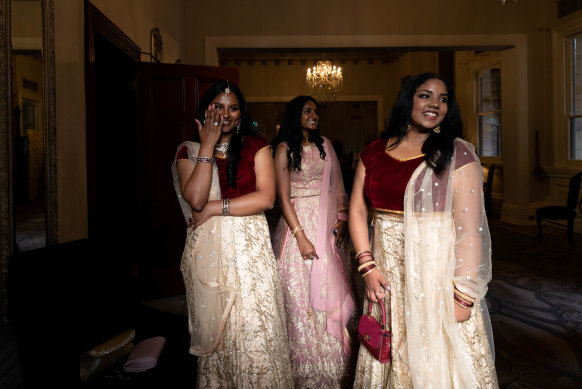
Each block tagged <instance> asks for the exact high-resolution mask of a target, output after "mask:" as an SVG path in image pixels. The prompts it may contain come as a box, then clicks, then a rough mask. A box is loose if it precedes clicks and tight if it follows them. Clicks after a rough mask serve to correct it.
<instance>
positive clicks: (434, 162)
mask: <svg viewBox="0 0 582 389" xmlns="http://www.w3.org/2000/svg"><path fill="white" fill-rule="evenodd" d="M433 79H437V80H440V81H442V82H443V83H444V84H445V86H446V87H447V92H448V95H449V97H448V102H447V106H448V111H447V114H446V116H445V118H444V120H443V121H442V122H441V124H440V129H441V131H440V133H438V134H437V133H436V132H434V131H431V132H430V134H429V136H428V138H427V139H426V141H425V142H424V144H423V145H422V152H423V153H424V154H425V157H424V159H425V161H426V162H427V163H428V165H429V166H430V167H432V169H433V170H434V171H435V173H436V174H440V173H442V171H443V170H444V169H445V168H446V167H447V166H448V164H449V163H450V160H451V157H452V155H453V151H454V144H453V141H454V140H455V138H460V137H462V134H463V123H462V122H461V112H460V109H459V103H458V102H457V98H456V97H455V92H454V90H453V86H452V85H451V84H450V83H449V81H448V80H446V79H445V78H443V77H441V76H439V75H438V74H435V73H421V74H418V75H416V76H414V77H412V78H411V79H410V80H409V81H408V82H407V83H406V85H404V87H403V88H402V90H401V91H400V93H399V94H398V97H397V98H396V102H395V103H394V107H393V108H392V114H391V115H390V121H389V123H388V128H386V130H385V131H384V132H383V133H382V134H381V135H380V137H382V138H384V139H391V138H395V139H396V141H395V142H394V143H392V144H391V145H389V148H393V147H395V146H396V145H397V144H398V143H400V142H401V141H402V139H404V137H405V136H406V131H407V127H408V124H410V122H411V119H410V115H411V114H412V108H413V106H414V94H415V93H416V90H417V89H418V88H419V87H420V86H421V85H422V84H424V83H425V82H427V81H428V80H433Z"/></svg>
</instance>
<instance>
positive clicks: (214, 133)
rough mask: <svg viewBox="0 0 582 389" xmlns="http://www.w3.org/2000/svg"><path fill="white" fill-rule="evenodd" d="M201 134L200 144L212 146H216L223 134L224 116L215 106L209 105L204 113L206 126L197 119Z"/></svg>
mask: <svg viewBox="0 0 582 389" xmlns="http://www.w3.org/2000/svg"><path fill="white" fill-rule="evenodd" d="M195 121H196V125H197V126H198V133H199V134H200V144H206V143H208V144H211V145H212V146H214V145H215V144H216V142H218V139H220V134H221V133H222V126H223V123H222V115H221V114H220V113H219V112H218V110H217V109H216V107H215V106H214V105H209V106H208V109H207V110H206V112H205V113H204V125H202V123H200V121H199V120H198V119H195Z"/></svg>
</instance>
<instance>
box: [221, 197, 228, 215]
mask: <svg viewBox="0 0 582 389" xmlns="http://www.w3.org/2000/svg"><path fill="white" fill-rule="evenodd" d="M229 215H230V199H222V216H229Z"/></svg>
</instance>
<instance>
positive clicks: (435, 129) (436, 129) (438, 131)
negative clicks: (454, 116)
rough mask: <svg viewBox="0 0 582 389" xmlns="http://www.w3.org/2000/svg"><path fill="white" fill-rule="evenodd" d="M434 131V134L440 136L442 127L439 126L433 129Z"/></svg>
mask: <svg viewBox="0 0 582 389" xmlns="http://www.w3.org/2000/svg"><path fill="white" fill-rule="evenodd" d="M432 130H433V131H434V132H436V133H437V134H440V133H441V126H440V125H438V126H436V127H435V128H433V129H432Z"/></svg>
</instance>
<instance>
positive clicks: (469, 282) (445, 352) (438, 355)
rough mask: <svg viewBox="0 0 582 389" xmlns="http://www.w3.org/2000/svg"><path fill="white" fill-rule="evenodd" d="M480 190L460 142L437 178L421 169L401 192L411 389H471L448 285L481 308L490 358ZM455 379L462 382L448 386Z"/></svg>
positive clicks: (476, 167)
mask: <svg viewBox="0 0 582 389" xmlns="http://www.w3.org/2000/svg"><path fill="white" fill-rule="evenodd" d="M482 188H483V172H482V168H481V165H480V163H479V159H478V157H477V155H476V154H475V153H474V149H473V146H472V145H470V144H469V143H467V142H464V141H462V140H460V139H457V140H455V154H454V156H453V158H452V160H451V163H450V165H449V166H448V168H447V169H446V170H445V171H444V172H443V174H442V175H441V176H437V175H435V174H434V171H433V170H432V169H430V168H428V166H427V164H426V162H423V163H422V164H421V165H420V166H419V167H418V168H417V169H416V171H415V172H414V173H413V175H412V178H411V179H410V181H409V183H408V186H407V188H406V193H405V197H404V228H405V268H406V283H407V285H406V293H405V301H406V331H407V334H406V336H407V343H408V355H409V361H410V370H411V375H412V379H413V382H414V386H415V387H419V388H445V387H447V388H453V387H463V388H470V387H472V385H473V378H472V377H471V372H472V371H473V368H472V361H471V356H470V355H468V353H466V352H463V350H465V349H464V348H463V347H464V346H463V344H462V342H463V337H462V336H461V334H460V331H461V325H460V324H459V323H457V321H456V320H455V314H454V300H453V283H455V285H457V287H458V289H460V290H461V291H463V292H464V293H466V294H468V295H470V296H472V297H473V298H475V299H476V300H477V301H479V300H480V306H481V308H482V316H483V321H484V325H485V328H486V330H487V333H488V335H489V336H488V338H489V346H490V347H491V350H490V352H491V353H493V338H492V336H491V334H492V332H491V324H490V322H489V316H488V312H487V305H486V303H485V301H484V296H485V294H486V292H487V283H488V282H489V281H490V280H491V239H490V236H489V228H488V225H487V217H486V215H485V208H484V202H483V189H482ZM476 305H477V304H476ZM476 309H479V306H478V305H477V306H476V307H475V308H473V312H472V314H473V315H475V314H476V312H475V310H476ZM453 372H454V373H453ZM453 377H457V378H453ZM457 379H460V381H461V382H452V381H453V380H455V381H456V380H457Z"/></svg>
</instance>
